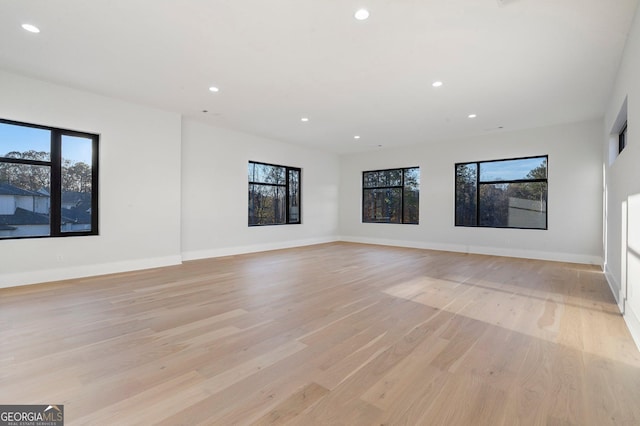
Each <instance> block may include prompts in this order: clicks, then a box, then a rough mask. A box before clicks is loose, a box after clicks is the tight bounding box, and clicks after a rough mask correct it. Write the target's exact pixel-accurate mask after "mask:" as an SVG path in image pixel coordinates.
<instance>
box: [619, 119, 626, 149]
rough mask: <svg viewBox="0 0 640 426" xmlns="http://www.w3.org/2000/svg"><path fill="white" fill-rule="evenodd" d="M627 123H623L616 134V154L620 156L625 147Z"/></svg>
mask: <svg viewBox="0 0 640 426" xmlns="http://www.w3.org/2000/svg"><path fill="white" fill-rule="evenodd" d="M627 123H628V121H625V122H624V124H623V125H622V128H621V129H620V133H618V154H620V153H621V152H622V150H623V149H625V147H626V146H627Z"/></svg>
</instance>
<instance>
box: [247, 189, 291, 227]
mask: <svg viewBox="0 0 640 426" xmlns="http://www.w3.org/2000/svg"><path fill="white" fill-rule="evenodd" d="M285 192H286V189H285V188H284V187H282V186H271V185H253V184H249V225H275V224H283V223H285V216H286V212H285V204H284V203H285Z"/></svg>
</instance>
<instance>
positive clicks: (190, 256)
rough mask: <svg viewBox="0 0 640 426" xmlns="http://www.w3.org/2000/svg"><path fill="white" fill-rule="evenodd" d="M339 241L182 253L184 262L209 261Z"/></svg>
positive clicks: (319, 239) (334, 239) (296, 242)
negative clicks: (213, 258) (216, 258)
mask: <svg viewBox="0 0 640 426" xmlns="http://www.w3.org/2000/svg"><path fill="white" fill-rule="evenodd" d="M335 241H339V238H338V237H335V236H332V237H322V238H309V239H305V240H293V241H281V242H274V243H267V244H255V245H250V246H238V247H224V248H219V249H207V250H192V251H185V252H183V253H182V259H183V260H197V259H208V258H212V257H223V256H234V255H237V254H247V253H256V252H260V251H269V250H280V249H287V248H293V247H304V246H311V245H314V244H324V243H332V242H335Z"/></svg>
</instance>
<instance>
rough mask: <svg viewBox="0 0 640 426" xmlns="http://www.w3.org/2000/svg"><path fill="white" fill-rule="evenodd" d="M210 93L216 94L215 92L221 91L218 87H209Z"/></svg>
mask: <svg viewBox="0 0 640 426" xmlns="http://www.w3.org/2000/svg"><path fill="white" fill-rule="evenodd" d="M209 91H210V92H214V93H215V92H219V91H220V89H218V88H217V87H216V86H211V87H209Z"/></svg>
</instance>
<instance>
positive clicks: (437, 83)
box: [431, 81, 442, 87]
mask: <svg viewBox="0 0 640 426" xmlns="http://www.w3.org/2000/svg"><path fill="white" fill-rule="evenodd" d="M431 85H432V86H433V87H440V86H442V82H441V81H434V82H433V83H432V84H431Z"/></svg>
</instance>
